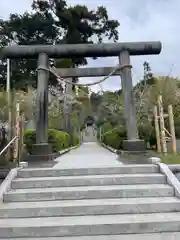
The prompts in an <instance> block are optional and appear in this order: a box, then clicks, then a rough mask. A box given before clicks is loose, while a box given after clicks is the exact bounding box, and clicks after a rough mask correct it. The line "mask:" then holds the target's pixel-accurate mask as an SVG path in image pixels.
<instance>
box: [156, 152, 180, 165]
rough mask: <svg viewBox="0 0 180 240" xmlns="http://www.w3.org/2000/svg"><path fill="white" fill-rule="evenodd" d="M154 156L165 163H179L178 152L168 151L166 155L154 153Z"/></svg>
mask: <svg viewBox="0 0 180 240" xmlns="http://www.w3.org/2000/svg"><path fill="white" fill-rule="evenodd" d="M156 156H157V157H159V158H160V159H161V160H162V161H161V162H163V163H166V164H180V153H168V154H167V155H164V154H159V153H156Z"/></svg>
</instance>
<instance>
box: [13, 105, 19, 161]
mask: <svg viewBox="0 0 180 240" xmlns="http://www.w3.org/2000/svg"><path fill="white" fill-rule="evenodd" d="M19 112H20V106H19V103H18V102H17V103H16V122H15V136H17V139H16V140H15V144H14V153H13V159H14V160H18V152H19V151H18V150H19V133H20V115H19Z"/></svg>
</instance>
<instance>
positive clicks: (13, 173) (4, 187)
mask: <svg viewBox="0 0 180 240" xmlns="http://www.w3.org/2000/svg"><path fill="white" fill-rule="evenodd" d="M27 166H28V163H27V162H20V166H19V167H16V168H13V169H11V170H10V172H9V173H8V175H7V176H6V178H5V179H4V181H3V182H2V183H1V185H0V202H2V201H3V196H4V193H6V192H7V191H8V190H9V189H10V188H11V182H12V180H14V179H15V178H16V177H17V174H18V171H19V170H20V169H22V168H25V167H27Z"/></svg>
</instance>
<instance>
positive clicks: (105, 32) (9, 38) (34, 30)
mask: <svg viewBox="0 0 180 240" xmlns="http://www.w3.org/2000/svg"><path fill="white" fill-rule="evenodd" d="M118 26H119V22H118V21H116V20H113V19H109V16H108V12H107V10H106V8H105V7H103V6H100V7H98V8H97V9H96V10H90V9H88V8H87V6H85V5H75V6H69V5H68V4H67V2H66V1H65V0H46V1H38V0H34V1H33V4H32V11H31V12H24V13H23V14H17V13H12V14H11V15H10V17H9V19H8V20H3V19H0V46H6V45H8V44H12V42H14V44H20V45H22V44H25V45H26V44H29V45H34V44H80V43H88V44H89V43H95V42H102V41H103V39H109V40H113V41H117V40H118V31H117V28H118ZM52 61H54V60H52ZM71 62H72V65H76V66H79V65H85V64H87V61H86V59H84V58H73V59H71ZM61 63H62V61H59V60H57V65H58V67H61ZM65 63H66V62H63V67H65V66H66V64H65ZM11 64H12V66H11V67H12V80H13V81H12V85H13V87H14V88H17V89H23V88H26V87H27V85H32V86H36V71H35V69H36V64H37V60H32V59H31V60H26V59H19V60H16V61H11ZM55 64H56V62H55ZM67 65H68V67H69V62H68V63H67ZM5 66H6V62H2V66H1V69H0V85H1V86H4V85H5V74H6V69H5ZM55 82H56V81H54V79H53V77H51V80H50V84H54V83H55Z"/></svg>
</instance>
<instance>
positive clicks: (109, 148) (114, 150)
mask: <svg viewBox="0 0 180 240" xmlns="http://www.w3.org/2000/svg"><path fill="white" fill-rule="evenodd" d="M100 144H101V145H102V146H103V147H104V148H106V149H108V150H109V151H111V152H113V153H116V154H117V150H116V149H114V148H112V147H110V146H108V145H106V144H104V143H102V142H100Z"/></svg>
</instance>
